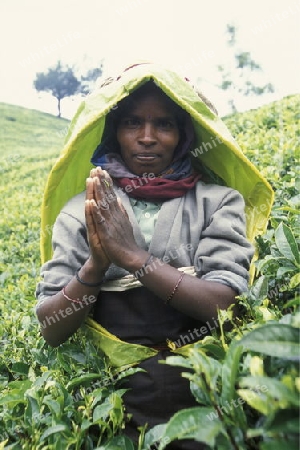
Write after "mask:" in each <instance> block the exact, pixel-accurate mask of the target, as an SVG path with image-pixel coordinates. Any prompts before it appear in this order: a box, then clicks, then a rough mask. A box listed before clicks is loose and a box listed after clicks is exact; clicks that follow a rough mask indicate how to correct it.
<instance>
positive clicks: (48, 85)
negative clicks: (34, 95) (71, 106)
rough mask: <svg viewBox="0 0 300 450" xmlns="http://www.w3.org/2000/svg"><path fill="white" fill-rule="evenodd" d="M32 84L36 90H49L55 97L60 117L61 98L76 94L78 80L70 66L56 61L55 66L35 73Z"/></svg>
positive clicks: (78, 85) (78, 84)
mask: <svg viewBox="0 0 300 450" xmlns="http://www.w3.org/2000/svg"><path fill="white" fill-rule="evenodd" d="M33 85H34V87H35V89H36V90H37V91H38V92H40V91H45V92H50V93H51V95H53V97H55V98H56V99H57V106H58V117H61V107H60V102H61V100H62V99H63V98H65V97H70V96H71V95H74V94H76V92H78V89H79V87H80V81H79V80H78V79H77V77H76V76H75V75H74V71H73V69H72V67H70V66H67V65H62V63H61V62H60V61H58V62H57V64H56V66H55V67H50V68H49V69H48V71H47V72H39V73H37V74H36V79H35V80H34V82H33Z"/></svg>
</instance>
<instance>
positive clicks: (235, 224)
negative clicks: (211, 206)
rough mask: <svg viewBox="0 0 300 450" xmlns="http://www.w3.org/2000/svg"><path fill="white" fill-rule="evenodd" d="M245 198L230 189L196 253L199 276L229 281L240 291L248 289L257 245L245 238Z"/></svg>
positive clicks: (220, 281)
mask: <svg viewBox="0 0 300 450" xmlns="http://www.w3.org/2000/svg"><path fill="white" fill-rule="evenodd" d="M244 207H245V204H244V200H243V197H242V196H241V194H240V193H239V192H237V191H235V190H230V191H229V192H228V191H227V193H226V195H225V197H223V199H222V200H221V202H220V204H219V206H218V208H217V209H216V210H215V211H214V212H213V214H212V215H211V216H210V219H209V222H208V224H207V226H206V228H204V230H203V231H202V234H201V239H200V242H199V245H198V248H197V251H196V253H195V260H194V265H195V269H196V273H197V276H198V277H201V278H202V279H204V280H208V281H216V282H219V283H223V284H226V285H227V286H230V287H231V288H232V289H234V290H235V291H236V292H237V293H238V294H241V293H242V292H244V291H246V290H247V288H248V281H249V267H250V263H251V259H252V257H253V253H254V248H253V246H252V245H251V244H250V242H249V241H248V240H247V238H246V224H245V213H244Z"/></svg>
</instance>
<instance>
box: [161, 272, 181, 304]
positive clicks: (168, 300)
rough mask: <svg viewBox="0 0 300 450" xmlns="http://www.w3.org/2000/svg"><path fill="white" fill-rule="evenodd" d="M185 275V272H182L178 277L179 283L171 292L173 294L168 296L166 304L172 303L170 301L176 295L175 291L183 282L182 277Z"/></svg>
mask: <svg viewBox="0 0 300 450" xmlns="http://www.w3.org/2000/svg"><path fill="white" fill-rule="evenodd" d="M183 277H184V272H182V273H181V275H180V277H179V278H178V281H177V283H176V284H175V286H174V289H173V291H172V292H171V294H170V295H169V297H168V298H167V300H166V301H165V304H166V305H168V304H169V303H170V301H171V300H172V298H173V297H174V294H175V292H176V291H177V289H178V286H179V285H180V283H181V282H182V278H183Z"/></svg>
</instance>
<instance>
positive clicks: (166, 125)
mask: <svg viewBox="0 0 300 450" xmlns="http://www.w3.org/2000/svg"><path fill="white" fill-rule="evenodd" d="M157 125H158V127H159V128H162V129H164V130H172V129H173V128H175V126H176V124H175V122H174V121H173V120H170V119H159V120H158V123H157Z"/></svg>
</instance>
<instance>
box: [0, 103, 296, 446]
mask: <svg viewBox="0 0 300 450" xmlns="http://www.w3.org/2000/svg"><path fill="white" fill-rule="evenodd" d="M0 109H1V118H0V125H1V133H2V139H1V144H0V147H1V157H0V158H1V168H0V172H1V181H2V182H1V199H2V214H1V217H0V237H1V244H0V245H1V260H0V286H1V300H0V313H1V322H0V341H1V354H0V449H11V450H19V449H25V450H48V449H49V450H51V449H53V450H60V449H61V450H65V449H70V450H77V449H84V450H89V449H98V450H101V449H102V450H113V449H124V450H133V449H135V446H134V444H133V443H132V442H131V441H130V440H129V439H128V438H126V437H124V436H123V435H122V429H123V426H124V422H125V420H126V411H125V410H124V407H123V403H122V396H123V394H124V390H123V389H122V379H123V377H126V376H130V374H131V373H133V372H134V371H135V370H137V369H127V370H124V371H123V372H121V373H120V372H114V371H113V370H112V369H111V367H109V365H108V363H107V361H106V360H105V358H103V356H102V355H100V354H99V351H98V350H96V349H95V348H94V346H93V344H92V343H91V342H90V341H88V340H87V339H86V336H85V335H84V333H83V332H82V331H80V330H79V331H78V333H76V334H75V335H74V336H73V337H72V338H71V339H70V340H69V341H68V342H66V343H65V344H63V345H61V346H60V347H58V348H56V349H53V348H50V347H49V346H47V344H45V342H44V341H43V339H42V338H41V336H40V332H39V326H38V323H37V320H36V317H35V313H34V305H35V298H34V290H35V285H36V282H37V280H38V277H39V267H40V257H39V232H40V203H41V199H42V193H43V189H44V185H45V181H46V177H47V175H48V173H49V170H50V168H51V167H52V165H53V162H54V161H55V159H56V158H57V156H58V154H59V152H60V149H61V147H62V142H63V135H64V134H65V130H66V126H67V124H68V122H67V121H64V120H62V119H61V120H59V119H57V118H55V117H52V116H50V115H47V114H42V113H39V112H37V111H30V110H27V109H24V108H19V107H14V106H11V105H6V104H0ZM225 122H226V123H227V125H228V127H229V128H230V130H231V131H232V133H233V134H234V136H235V137H236V139H237V141H238V142H239V144H240V145H241V147H242V149H243V151H244V152H245V153H246V154H247V156H248V157H249V159H250V160H251V161H253V162H254V164H255V165H256V166H257V168H258V169H259V170H260V171H261V172H262V173H263V174H264V176H265V177H266V178H267V179H268V180H269V181H270V183H271V184H272V186H273V188H274V191H275V202H274V205H273V209H272V214H271V218H270V221H269V226H268V229H267V232H266V233H265V234H264V235H263V236H260V237H258V238H257V246H258V251H259V256H258V260H257V261H256V263H255V264H256V276H255V281H254V284H253V285H252V287H251V289H250V290H249V292H248V293H247V294H244V295H242V296H240V297H239V299H238V303H239V309H240V314H239V315H238V316H237V317H233V315H232V312H231V311H230V310H228V311H227V312H222V313H221V312H220V314H219V325H220V326H219V328H218V329H216V330H214V331H213V332H212V336H206V337H205V338H204V339H202V340H201V341H199V342H198V343H197V344H196V345H194V346H188V347H184V348H182V352H181V353H182V354H181V355H180V356H172V357H169V358H168V361H167V362H168V364H172V365H178V366H181V367H182V368H183V376H185V377H187V378H188V379H189V380H190V382H191V391H192V393H193V395H194V396H195V398H196V400H197V402H198V403H199V406H198V407H196V408H192V409H189V410H182V411H178V412H177V413H176V414H175V415H174V416H173V417H172V418H171V419H170V421H169V422H168V423H166V424H161V425H160V426H158V427H155V428H153V429H151V430H148V429H147V427H146V426H145V427H144V429H143V430H141V436H140V442H139V445H138V450H146V449H150V446H151V445H152V448H156V449H159V450H163V449H164V448H165V447H166V445H167V443H168V442H170V441H172V440H176V439H186V438H191V439H194V440H197V441H201V442H205V443H206V444H207V445H208V447H209V448H212V449H217V450H223V449H224V450H225V449H226V450H227V449H228V450H229V449H241V450H242V449H247V450H248V449H259V450H269V449H272V450H278V449H282V448H288V449H289V450H290V449H291V450H293V449H294V448H295V449H296V448H298V438H299V437H298V420H299V418H298V411H299V390H300V381H299V372H298V362H299V348H298V344H299V325H300V315H299V310H298V307H299V296H298V286H299V265H300V259H299V252H298V244H299V228H298V227H297V208H298V205H299V194H298V190H297V183H299V178H298V175H297V174H298V173H299V167H297V164H298V159H297V154H296V151H297V150H298V151H299V147H297V146H298V145H299V96H291V97H289V98H285V99H283V100H282V101H279V102H275V103H272V104H270V105H267V106H264V107H262V108H260V109H258V110H255V111H249V112H246V113H243V114H235V115H232V116H229V117H226V118H225ZM228 324H229V325H230V327H229V328H228ZM186 368H188V369H189V372H185V369H186ZM135 450H136V449H135Z"/></svg>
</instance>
